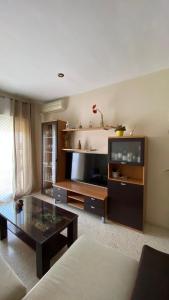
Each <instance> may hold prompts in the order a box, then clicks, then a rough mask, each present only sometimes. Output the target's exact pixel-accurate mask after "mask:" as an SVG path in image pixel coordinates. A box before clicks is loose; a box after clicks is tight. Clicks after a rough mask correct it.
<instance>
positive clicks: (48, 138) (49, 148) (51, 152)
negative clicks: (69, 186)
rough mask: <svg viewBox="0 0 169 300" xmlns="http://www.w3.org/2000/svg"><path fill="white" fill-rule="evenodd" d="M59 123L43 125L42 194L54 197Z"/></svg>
mask: <svg viewBox="0 0 169 300" xmlns="http://www.w3.org/2000/svg"><path fill="white" fill-rule="evenodd" d="M56 140H57V123H56V122H51V123H43V124H42V193H43V194H46V195H49V196H51V197H52V196H53V183H55V182H56V170H57V145H56Z"/></svg>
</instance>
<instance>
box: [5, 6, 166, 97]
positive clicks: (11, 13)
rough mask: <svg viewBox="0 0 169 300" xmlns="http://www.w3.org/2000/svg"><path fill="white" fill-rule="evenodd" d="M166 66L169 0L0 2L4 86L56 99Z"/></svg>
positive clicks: (28, 95)
mask: <svg viewBox="0 0 169 300" xmlns="http://www.w3.org/2000/svg"><path fill="white" fill-rule="evenodd" d="M168 67H169V1H168V0H159V1H158V0H148V1H147V0H28V1H27V0H15V1H13V0H0V89H1V90H4V91H7V92H10V93H15V94H18V95H23V96H25V97H29V98H33V99H37V100H38V99H39V100H52V99H55V98H58V97H62V96H67V95H72V94H77V93H79V92H83V91H87V90H91V89H94V88H97V87H100V86H104V85H108V84H111V83H113V82H118V81H122V80H125V79H129V78H132V77H136V76H139V75H141V74H146V73H150V72H153V71H156V70H159V69H163V68H168ZM58 72H64V73H65V78H64V79H59V78H57V76H56V75H57V73H58Z"/></svg>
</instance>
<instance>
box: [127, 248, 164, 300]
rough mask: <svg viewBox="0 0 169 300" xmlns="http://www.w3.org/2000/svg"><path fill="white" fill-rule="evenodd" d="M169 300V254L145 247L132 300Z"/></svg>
mask: <svg viewBox="0 0 169 300" xmlns="http://www.w3.org/2000/svg"><path fill="white" fill-rule="evenodd" d="M143 299H144V300H169V254H166V253H163V252H161V251H158V250H155V249H153V248H151V247H149V246H147V245H145V246H144V247H143V250H142V255H141V259H140V263H139V268H138V274H137V279H136V283H135V287H134V290H133V294H132V298H131V300H143Z"/></svg>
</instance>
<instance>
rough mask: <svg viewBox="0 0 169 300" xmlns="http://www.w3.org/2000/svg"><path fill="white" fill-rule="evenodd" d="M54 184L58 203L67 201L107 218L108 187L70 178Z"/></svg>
mask: <svg viewBox="0 0 169 300" xmlns="http://www.w3.org/2000/svg"><path fill="white" fill-rule="evenodd" d="M53 186H54V198H55V200H56V203H57V202H61V203H67V204H68V205H70V206H73V207H77V208H79V209H83V210H85V211H88V212H91V213H94V214H96V215H98V216H100V217H102V218H103V219H105V211H106V207H105V203H106V199H107V188H104V187H100V186H93V185H90V184H86V183H81V182H72V181H69V180H67V181H61V182H58V183H56V184H54V185H53Z"/></svg>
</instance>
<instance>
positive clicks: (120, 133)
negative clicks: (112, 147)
mask: <svg viewBox="0 0 169 300" xmlns="http://www.w3.org/2000/svg"><path fill="white" fill-rule="evenodd" d="M123 134H124V131H123V130H117V131H116V136H123Z"/></svg>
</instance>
